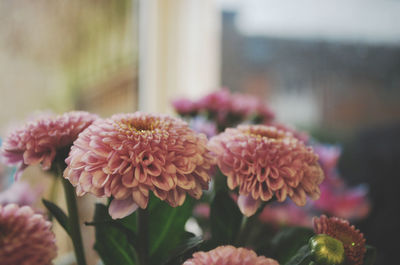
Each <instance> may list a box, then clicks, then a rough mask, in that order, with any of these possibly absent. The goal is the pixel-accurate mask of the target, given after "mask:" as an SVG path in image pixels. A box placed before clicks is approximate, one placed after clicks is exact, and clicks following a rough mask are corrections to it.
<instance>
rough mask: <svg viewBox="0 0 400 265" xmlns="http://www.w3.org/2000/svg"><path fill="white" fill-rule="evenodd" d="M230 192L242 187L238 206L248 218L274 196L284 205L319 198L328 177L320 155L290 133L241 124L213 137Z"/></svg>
mask: <svg viewBox="0 0 400 265" xmlns="http://www.w3.org/2000/svg"><path fill="white" fill-rule="evenodd" d="M209 148H210V150H211V151H212V152H213V153H214V154H215V155H216V158H217V163H218V166H219V168H220V170H221V172H222V173H223V174H224V175H226V176H227V183H228V187H229V188H230V189H232V190H233V189H235V188H236V187H239V194H240V196H239V199H238V205H239V207H240V208H241V210H242V212H243V213H244V214H245V215H248V216H250V215H252V214H254V212H255V211H256V210H257V203H256V202H259V201H260V200H261V201H268V200H270V199H271V198H272V197H273V196H275V197H276V198H277V200H278V201H280V202H283V201H284V200H285V199H286V197H287V196H289V197H290V198H291V199H292V200H293V201H294V202H295V203H296V204H297V205H299V206H304V205H305V204H306V198H307V195H308V196H309V197H311V198H312V199H314V200H315V199H318V198H319V196H320V190H319V187H318V185H319V184H320V183H321V182H322V180H323V179H324V174H323V172H322V169H321V167H320V166H319V164H318V156H317V155H316V154H314V152H313V150H312V148H310V147H307V146H305V145H304V143H303V142H302V141H299V140H298V139H296V138H295V137H293V135H292V134H291V133H289V132H285V131H282V130H278V129H276V128H275V127H271V126H265V125H239V126H238V127H237V128H228V129H226V130H225V132H223V133H221V134H219V135H217V136H215V137H213V138H211V140H210V142H209Z"/></svg>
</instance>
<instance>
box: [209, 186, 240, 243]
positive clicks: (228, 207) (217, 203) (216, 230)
mask: <svg viewBox="0 0 400 265" xmlns="http://www.w3.org/2000/svg"><path fill="white" fill-rule="evenodd" d="M210 222H211V235H212V239H211V240H212V243H213V245H214V246H218V245H226V244H233V243H234V241H235V239H236V237H237V235H238V233H239V231H240V227H241V223H242V214H241V212H240V210H239V208H238V206H237V205H236V203H235V202H234V201H233V200H232V198H231V197H230V196H229V194H228V193H227V192H225V191H223V190H220V191H218V192H217V194H216V195H215V197H214V200H213V201H212V203H211V210H210Z"/></svg>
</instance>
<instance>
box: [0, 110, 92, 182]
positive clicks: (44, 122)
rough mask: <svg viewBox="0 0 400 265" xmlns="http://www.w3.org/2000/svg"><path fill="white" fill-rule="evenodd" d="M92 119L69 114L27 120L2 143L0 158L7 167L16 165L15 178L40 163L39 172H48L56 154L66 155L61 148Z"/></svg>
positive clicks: (79, 113)
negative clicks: (27, 168)
mask: <svg viewBox="0 0 400 265" xmlns="http://www.w3.org/2000/svg"><path fill="white" fill-rule="evenodd" d="M95 119H97V116H96V115H93V114H90V113H87V112H82V111H73V112H67V113H64V114H63V115H58V116H51V115H49V114H46V115H44V116H41V117H39V118H37V119H36V120H31V121H28V122H27V123H26V124H25V125H24V126H23V127H22V128H20V129H17V130H15V131H13V132H12V133H11V134H10V135H9V136H8V137H7V139H6V140H5V141H4V143H3V145H2V150H1V151H2V152H1V153H2V157H3V159H4V161H5V162H6V163H7V164H10V165H18V171H17V173H16V178H18V176H19V175H20V174H21V173H22V171H23V170H24V169H25V168H26V167H27V166H29V165H37V164H41V165H42V168H43V170H48V169H50V168H51V165H52V162H53V160H54V159H55V157H56V155H57V153H66V152H68V150H63V149H65V148H67V149H68V148H69V146H70V145H72V142H73V141H74V140H75V139H76V138H77V137H78V134H79V133H80V132H82V131H83V130H84V129H86V127H88V126H89V125H90V124H91V123H92V122H93V121H94V120H95ZM65 155H66V154H65Z"/></svg>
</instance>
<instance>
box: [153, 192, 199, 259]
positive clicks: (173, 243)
mask: <svg viewBox="0 0 400 265" xmlns="http://www.w3.org/2000/svg"><path fill="white" fill-rule="evenodd" d="M193 205H194V201H193V199H192V198H189V197H187V198H186V200H185V203H184V204H183V205H182V206H180V207H175V208H174V207H171V206H169V205H168V204H167V203H166V202H164V201H161V200H160V199H158V198H156V197H155V196H152V197H151V198H150V202H149V206H148V212H149V226H148V231H149V254H150V262H151V263H152V264H161V263H162V261H165V260H167V259H168V256H169V254H171V252H172V251H173V250H174V249H175V248H176V247H177V246H179V245H180V244H181V243H182V241H183V240H184V239H185V235H186V232H185V224H186V221H187V220H188V219H189V217H190V216H191V215H192V210H193Z"/></svg>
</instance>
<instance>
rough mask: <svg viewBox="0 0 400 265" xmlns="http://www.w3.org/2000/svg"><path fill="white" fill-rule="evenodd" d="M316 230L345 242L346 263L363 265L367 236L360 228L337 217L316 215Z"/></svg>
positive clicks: (348, 264) (314, 220) (347, 264)
mask: <svg viewBox="0 0 400 265" xmlns="http://www.w3.org/2000/svg"><path fill="white" fill-rule="evenodd" d="M313 223H314V231H315V233H316V234H326V235H328V236H331V237H333V238H336V239H337V240H339V241H341V242H342V243H343V247H344V252H345V255H346V265H361V264H362V263H363V261H364V255H365V252H366V248H365V238H364V235H363V234H362V233H360V230H358V229H356V228H355V227H354V225H352V226H350V224H349V222H348V221H347V220H344V219H340V218H337V217H330V218H328V217H326V216H325V215H321V217H319V218H318V217H314V218H313Z"/></svg>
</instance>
